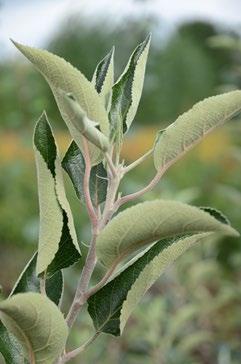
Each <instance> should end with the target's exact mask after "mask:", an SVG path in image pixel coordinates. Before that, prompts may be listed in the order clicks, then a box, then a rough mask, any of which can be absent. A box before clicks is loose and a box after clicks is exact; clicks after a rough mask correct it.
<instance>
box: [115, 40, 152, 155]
mask: <svg viewBox="0 0 241 364" xmlns="http://www.w3.org/2000/svg"><path fill="white" fill-rule="evenodd" d="M150 40H151V36H150V35H149V36H148V37H147V38H146V39H145V40H144V41H143V42H142V43H141V44H139V45H138V46H137V47H136V49H135V50H134V52H133V53H132V55H131V57H130V59H129V61H128V63H127V65H126V68H125V70H124V72H123V73H122V75H121V76H120V77H119V79H118V80H117V82H116V83H115V84H114V86H113V89H112V105H111V109H110V113H109V117H110V123H111V138H113V139H114V140H115V141H116V143H117V145H118V147H119V149H120V146H121V144H122V139H123V133H124V132H125V131H127V130H128V129H129V128H130V126H131V123H132V121H133V119H134V117H135V114H136V112H137V108H138V105H139V101H140V98H141V93H142V89H143V83H144V75H145V68H146V61H147V57H148V51H149V46H150Z"/></svg>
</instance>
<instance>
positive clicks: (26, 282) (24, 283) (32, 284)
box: [10, 252, 64, 305]
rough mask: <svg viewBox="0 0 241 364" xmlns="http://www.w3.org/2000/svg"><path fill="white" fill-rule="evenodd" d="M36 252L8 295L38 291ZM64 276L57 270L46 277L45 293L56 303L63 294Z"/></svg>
mask: <svg viewBox="0 0 241 364" xmlns="http://www.w3.org/2000/svg"><path fill="white" fill-rule="evenodd" d="M36 264H37V252H36V253H35V254H34V255H33V256H32V258H31V259H30V261H29V262H28V263H27V265H26V266H25V268H24V269H23V271H22V273H21V274H20V276H19V278H18V280H17V282H16V283H15V286H14V287H13V289H12V292H11V293H10V297H11V296H13V295H16V294H18V293H27V292H36V293H40V279H39V277H38V276H37V273H36ZM63 284H64V278H63V273H62V272H61V271H57V272H56V274H54V275H53V276H52V277H51V278H49V279H46V294H47V296H48V297H49V299H51V301H53V302H54V303H55V304H56V305H58V304H59V302H60V300H61V297H62V294H63Z"/></svg>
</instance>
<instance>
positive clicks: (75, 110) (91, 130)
mask: <svg viewBox="0 0 241 364" xmlns="http://www.w3.org/2000/svg"><path fill="white" fill-rule="evenodd" d="M59 94H62V102H63V105H64V107H65V109H66V111H67V112H68V115H69V117H70V119H71V122H72V125H73V126H74V127H75V128H76V130H78V132H79V133H80V134H81V135H82V136H84V137H85V138H86V139H87V140H88V141H90V142H91V143H93V144H94V145H95V146H96V147H97V148H99V149H100V150H101V151H103V152H107V151H108V149H109V147H110V144H109V140H108V138H107V137H106V136H105V134H103V133H102V132H101V131H100V130H99V129H97V127H96V126H97V125H98V124H97V123H96V122H95V121H92V120H90V119H89V118H88V117H87V115H86V113H85V112H84V110H83V109H82V108H81V106H80V105H79V104H78V102H77V101H76V99H75V98H74V97H73V95H72V94H69V93H68V94H66V93H65V92H64V91H62V90H59Z"/></svg>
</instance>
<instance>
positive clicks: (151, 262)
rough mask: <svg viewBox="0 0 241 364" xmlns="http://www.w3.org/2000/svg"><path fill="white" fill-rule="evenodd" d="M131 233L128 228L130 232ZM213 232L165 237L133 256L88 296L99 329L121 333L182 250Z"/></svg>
mask: <svg viewBox="0 0 241 364" xmlns="http://www.w3.org/2000/svg"><path fill="white" fill-rule="evenodd" d="M127 233H128V232H127ZM209 235H212V233H211V232H210V233H205V232H203V233H199V234H194V235H192V236H187V237H183V238H172V239H164V240H160V241H159V242H157V243H155V244H154V245H152V246H151V248H148V249H146V251H145V252H144V254H140V258H139V259H137V260H135V259H133V261H134V262H133V263H132V264H128V267H127V268H126V269H125V270H122V271H121V273H120V274H118V275H117V276H116V277H115V278H114V279H112V280H111V281H110V282H108V283H107V284H106V285H105V286H104V287H103V288H101V289H100V290H99V291H98V292H96V293H95V294H94V295H93V296H91V297H90V298H89V299H88V311H89V314H90V316H91V318H92V320H93V323H94V326H95V328H96V330H97V331H98V332H99V331H100V332H105V333H108V334H112V335H115V336H118V335H120V334H121V333H122V331H123V329H124V326H125V324H126V322H127V320H128V318H129V316H130V314H131V313H132V311H133V309H134V308H135V306H136V305H137V304H138V302H139V301H140V299H141V298H142V296H143V295H144V294H145V293H146V291H147V290H148V289H149V288H150V287H151V286H152V285H153V283H154V282H155V281H156V280H157V279H158V277H159V276H160V275H161V274H162V273H163V272H164V270H165V269H166V268H167V267H168V266H169V265H170V264H171V263H173V262H174V261H175V260H176V259H177V258H178V257H179V256H180V255H181V254H183V253H184V252H185V251H186V250H187V249H189V248H190V247H191V246H193V245H194V244H195V243H197V242H199V241H200V240H202V239H204V238H207V237H208V236H209Z"/></svg>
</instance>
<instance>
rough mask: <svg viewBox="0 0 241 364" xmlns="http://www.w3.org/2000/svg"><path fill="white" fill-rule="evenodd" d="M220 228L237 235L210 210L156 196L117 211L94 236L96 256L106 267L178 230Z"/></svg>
mask: <svg viewBox="0 0 241 364" xmlns="http://www.w3.org/2000/svg"><path fill="white" fill-rule="evenodd" d="M201 232H220V233H222V234H227V235H234V236H235V235H238V233H237V232H236V231H235V230H234V229H233V228H232V227H231V226H229V225H227V224H222V223H221V222H220V221H218V220H217V219H215V218H214V217H213V216H211V215H210V214H209V213H207V212H204V211H202V210H200V209H198V208H197V207H194V206H189V205H187V204H184V203H181V202H176V201H168V200H156V201H147V202H144V203H140V204H137V205H135V206H133V207H131V208H128V209H126V210H124V211H123V212H121V213H119V214H118V215H117V216H116V217H114V219H113V220H112V221H111V222H110V223H109V224H108V225H107V226H106V227H105V228H104V229H103V230H102V232H101V233H100V235H99V237H98V238H97V246H96V247H97V256H98V258H99V260H100V261H101V262H102V263H103V264H104V265H105V266H107V267H109V266H111V265H112V264H113V263H115V262H116V261H121V260H122V259H123V258H124V257H125V256H127V255H129V254H130V253H132V252H134V251H136V250H138V249H140V248H142V247H143V246H145V245H147V244H150V243H152V242H154V241H156V240H160V239H164V238H169V237H175V236H177V235H181V234H183V235H184V234H194V233H201Z"/></svg>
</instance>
